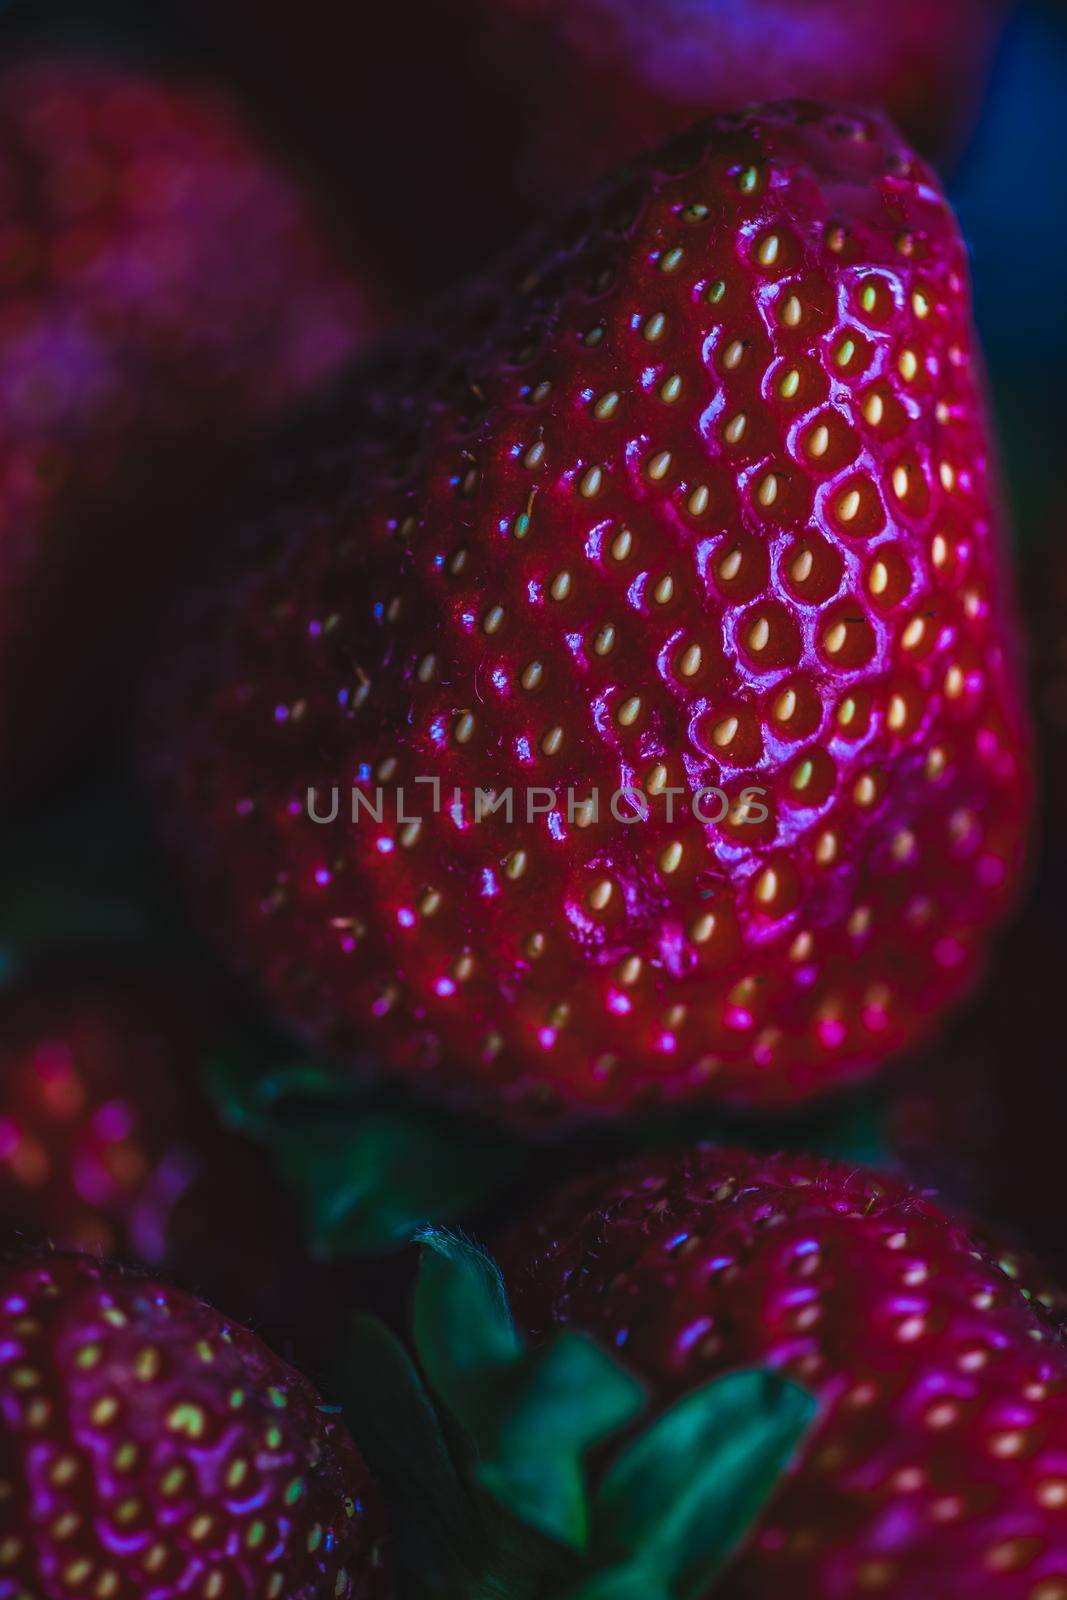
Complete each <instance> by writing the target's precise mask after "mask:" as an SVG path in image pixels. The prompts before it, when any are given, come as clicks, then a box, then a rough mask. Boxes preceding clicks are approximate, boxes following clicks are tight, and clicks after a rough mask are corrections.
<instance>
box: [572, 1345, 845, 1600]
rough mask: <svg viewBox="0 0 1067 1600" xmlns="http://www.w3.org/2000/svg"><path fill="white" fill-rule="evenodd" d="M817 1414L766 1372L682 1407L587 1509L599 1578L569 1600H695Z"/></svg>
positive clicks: (645, 1437)
mask: <svg viewBox="0 0 1067 1600" xmlns="http://www.w3.org/2000/svg"><path fill="white" fill-rule="evenodd" d="M816 1410H817V1405H816V1401H815V1399H814V1397H813V1396H812V1395H810V1394H809V1393H808V1392H807V1390H805V1389H802V1388H800V1387H799V1386H798V1385H797V1384H795V1383H792V1382H790V1381H789V1380H788V1379H786V1378H783V1377H781V1376H779V1375H778V1374H777V1373H774V1372H771V1371H769V1370H763V1369H760V1370H754V1371H743V1372H732V1373H729V1374H727V1375H726V1376H725V1377H722V1378H716V1379H714V1380H713V1381H712V1382H710V1383H707V1384H705V1385H704V1386H703V1387H702V1388H700V1389H696V1390H694V1391H693V1392H692V1393H691V1394H688V1395H686V1396H685V1397H684V1399H682V1400H679V1401H678V1402H677V1403H676V1404H675V1405H674V1406H672V1407H671V1409H670V1410H669V1411H667V1412H666V1413H665V1414H664V1415H663V1416H661V1417H659V1418H658V1419H657V1420H656V1421H655V1422H654V1423H652V1425H651V1426H650V1427H649V1428H648V1429H647V1430H646V1431H645V1432H644V1433H643V1434H641V1435H640V1436H639V1437H638V1438H637V1439H636V1440H635V1441H634V1442H633V1443H632V1444H631V1445H629V1446H628V1448H627V1449H626V1450H625V1452H624V1453H623V1454H622V1455H621V1456H620V1458H619V1459H618V1460H617V1461H616V1462H615V1463H614V1465H613V1466H612V1468H611V1469H610V1471H609V1472H608V1474H607V1476H606V1477H605V1478H604V1480H603V1482H602V1483H601V1484H600V1486H599V1488H598V1490H597V1492H596V1496H595V1498H594V1502H593V1508H592V1518H593V1550H592V1556H593V1562H594V1565H595V1566H596V1567H597V1568H598V1575H597V1576H596V1577H595V1578H592V1579H590V1580H588V1581H587V1582H586V1583H584V1584H582V1585H579V1586H578V1587H576V1588H575V1589H574V1590H573V1591H571V1593H570V1594H569V1595H568V1597H567V1600H624V1597H627V1600H628V1596H629V1595H630V1593H631V1592H633V1593H634V1594H635V1595H636V1594H637V1593H639V1592H640V1591H641V1588H642V1585H643V1586H644V1591H645V1592H646V1593H647V1594H649V1595H650V1596H658V1595H660V1594H662V1595H664V1596H665V1597H668V1600H699V1597H700V1596H701V1595H703V1594H704V1593H706V1591H707V1588H708V1585H709V1584H710V1583H711V1581H712V1580H713V1579H714V1577H715V1576H716V1574H717V1573H718V1572H719V1571H720V1570H721V1569H722V1567H723V1566H724V1564H725V1563H726V1562H727V1561H728V1560H729V1559H730V1557H731V1556H732V1555H733V1554H734V1553H735V1552H736V1551H737V1549H738V1548H739V1547H740V1545H741V1544H742V1543H743V1542H744V1540H745V1538H746V1537H747V1535H748V1534H749V1532H750V1531H751V1529H752V1527H753V1525H754V1524H755V1523H756V1521H757V1520H758V1518H759V1515H760V1513H761V1512H762V1510H763V1508H764V1506H765V1505H766V1503H767V1501H768V1499H769V1498H770V1496H771V1495H772V1494H773V1492H774V1490H775V1488H776V1487H777V1484H778V1482H779V1480H780V1478H781V1475H782V1473H783V1472H784V1471H785V1469H786V1468H787V1467H788V1465H789V1463H790V1461H791V1460H792V1458H793V1457H794V1455H795V1454H796V1451H797V1449H798V1448H799V1446H800V1444H801V1442H802V1440H803V1439H804V1437H805V1435H806V1434H807V1432H808V1430H809V1428H810V1427H811V1424H812V1421H813V1419H814V1417H815V1414H816Z"/></svg>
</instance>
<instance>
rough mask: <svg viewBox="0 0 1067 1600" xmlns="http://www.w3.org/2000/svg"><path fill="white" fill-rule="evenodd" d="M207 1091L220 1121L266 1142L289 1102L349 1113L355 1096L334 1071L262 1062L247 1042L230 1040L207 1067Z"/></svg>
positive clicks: (302, 1062)
mask: <svg viewBox="0 0 1067 1600" xmlns="http://www.w3.org/2000/svg"><path fill="white" fill-rule="evenodd" d="M206 1076H207V1086H208V1089H209V1090H210V1092H211V1095H212V1098H213V1099H214V1101H215V1104H216V1106H217V1108H218V1112H219V1115H220V1117H221V1118H222V1120H223V1122H225V1123H226V1124H227V1125H228V1126H229V1127H231V1128H233V1129H234V1130H235V1131H236V1132H238V1133H245V1134H249V1135H250V1136H251V1137H252V1138H260V1139H262V1138H269V1137H270V1135H271V1134H272V1133H274V1132H275V1131H276V1130H277V1129H278V1127H279V1117H280V1115H281V1116H283V1115H284V1107H285V1106H286V1103H287V1102H289V1101H295V1100H298V1101H300V1102H302V1103H306V1102H311V1103H312V1104H316V1103H319V1102H325V1103H326V1104H327V1105H329V1106H330V1107H331V1109H333V1110H334V1111H335V1112H339V1111H341V1110H347V1109H348V1108H349V1107H350V1106H351V1104H352V1101H353V1098H354V1094H355V1092H356V1091H354V1090H353V1089H352V1088H350V1087H349V1086H348V1085H346V1084H345V1082H344V1080H343V1079H342V1078H339V1077H338V1075H337V1073H336V1072H333V1071H331V1070H330V1069H329V1068H328V1067H324V1066H322V1065H320V1064H319V1063H318V1062H316V1061H314V1060H294V1061H285V1062H273V1063H265V1062H264V1059H263V1057H262V1056H261V1055H260V1054H259V1053H258V1052H257V1051H256V1050H255V1048H254V1047H251V1046H250V1045H248V1044H247V1043H238V1042H237V1041H231V1043H230V1044H229V1045H227V1046H226V1047H225V1048H223V1049H220V1050H217V1051H216V1052H215V1054H214V1056H213V1057H212V1059H211V1060H210V1061H209V1062H208V1064H207V1067H206Z"/></svg>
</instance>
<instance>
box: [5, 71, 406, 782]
mask: <svg viewBox="0 0 1067 1600" xmlns="http://www.w3.org/2000/svg"><path fill="white" fill-rule="evenodd" d="M0 193H2V195H3V227H2V229H0V433H2V444H0V515H2V528H3V531H2V534H0V678H2V680H3V682H4V685H5V687H4V690H3V694H2V696H0V768H2V769H3V788H4V789H10V788H11V787H13V785H14V782H15V779H16V778H17V777H18V776H19V772H18V771H17V770H16V768H20V767H23V766H25V764H26V763H28V762H29V760H30V758H31V755H34V754H36V753H37V751H38V749H39V748H40V747H41V746H44V745H47V741H48V737H49V735H50V734H51V733H52V723H53V721H55V720H57V719H58V718H59V715H60V713H61V712H63V711H64V710H66V711H68V712H69V710H70V702H72V701H74V700H78V703H79V705H82V704H89V703H90V701H89V695H88V691H89V689H90V688H99V682H98V680H97V678H96V677H95V676H93V675H92V673H91V669H93V668H94V667H95V666H96V665H97V663H98V660H99V658H101V657H102V656H107V657H108V658H109V660H110V662H111V665H112V668H113V676H112V679H111V680H110V681H109V682H108V684H107V688H106V690H101V693H100V695H99V698H98V702H97V704H95V705H94V706H93V718H86V719H84V720H85V722H86V723H87V725H88V726H89V727H90V728H91V729H92V730H93V731H95V729H96V727H97V726H98V725H99V724H100V722H101V720H102V718H103V717H104V714H105V712H106V710H107V709H109V708H112V707H113V702H114V700H115V698H116V696H117V694H118V692H119V690H118V685H119V684H121V682H123V681H124V679H125V677H127V676H128V674H129V671H130V650H131V641H132V640H133V639H137V638H139V637H140V634H141V631H142V630H143V628H144V626H145V619H146V616H147V614H148V613H149V612H150V605H151V601H152V600H153V598H154V597H156V596H158V595H159V594H160V593H163V592H166V588H167V586H168V583H169V582H170V581H172V580H173V577H174V573H175V571H176V569H177V567H178V564H179V561H180V560H181V559H182V551H183V550H184V548H185V547H186V546H187V545H188V542H189V524H190V520H191V518H192V513H193V510H194V509H195V508H196V507H197V506H198V505H200V504H203V503H204V501H205V500H207V501H210V499H211V496H212V494H213V493H215V492H216V491H217V488H218V484H219V481H220V478H221V475H222V473H223V472H224V471H227V470H229V469H230V468H231V467H232V466H233V463H234V460H235V458H237V457H238V456H239V455H240V454H241V453H243V451H244V450H245V448H247V446H248V444H249V443H250V440H251V438H252V436H253V434H254V433H255V432H256V431H257V430H258V429H259V428H260V427H261V426H262V425H263V424H264V423H265V422H267V421H269V420H270V419H272V418H273V417H274V415H275V414H276V413H277V412H278V411H279V409H281V408H283V407H284V406H286V405H287V404H289V403H290V402H291V401H293V400H294V399H295V398H298V397H299V396H301V395H302V394H304V393H306V392H307V391H308V390H309V388H310V387H312V386H313V385H314V384H315V383H316V382H317V381H319V380H320V379H321V378H323V377H324V376H326V375H328V374H329V373H331V372H332V371H333V370H335V368H336V367H337V366H338V364H339V363H340V362H341V361H342V360H344V359H345V358H347V357H348V356H349V355H350V354H351V352H352V351H353V350H354V349H355V348H356V346H357V345H358V344H359V343H360V341H361V340H362V339H363V337H365V335H366V333H367V331H368V330H369V328H370V327H371V326H372V322H373V317H374V314H375V313H374V308H373V305H372V298H371V293H370V292H369V290H368V288H367V283H368V282H369V279H368V275H367V273H366V271H365V270H363V269H361V268H357V269H355V271H354V272H352V273H350V272H349V271H348V269H346V268H344V267H343V266H342V263H341V261H340V258H339V255H338V252H337V251H336V250H335V248H334V246H333V244H332V243H331V242H330V241H329V240H328V239H327V238H326V237H325V234H324V231H323V230H322V229H321V228H320V227H319V226H318V224H317V223H316V222H315V220H314V219H313V217H312V216H311V213H310V209H309V207H308V206H307V205H306V203H305V202H304V200H303V199H302V198H301V196H300V194H299V192H298V190H297V187H296V185H295V184H294V183H293V181H292V180H291V179H290V178H289V177H288V176H287V175H286V174H285V173H284V172H282V171H279V170H277V169H276V167H275V165H274V163H273V160H272V158H271V157H270V156H268V154H267V153H266V152H265V151H264V150H262V149H261V148H259V146H258V144H257V142H256V139H255V137H254V135H253V134H252V132H251V130H250V129H249V128H248V127H247V126H246V125H245V123H244V120H243V118H242V116H241V114H240V112H239V111H238V109H237V108H236V107H235V106H233V105H231V104H229V103H228V102H227V101H226V100H225V99H224V98H221V97H219V96H216V95H215V94H213V93H209V92H207V91H205V90H201V89H198V88H193V87H185V86H179V85H172V84H170V83H169V82H165V81H160V80H156V79H154V78H151V77H148V76H140V75H138V74H135V73H131V72H127V71H124V70H121V69H119V68H117V67H108V66H104V65H93V64H87V63H80V62H77V61H74V60H62V59H58V58H57V59H42V60H39V61H36V62H30V63H28V64H25V65H20V66H14V67H9V68H7V69H6V70H5V71H4V72H3V74H2V75H0ZM179 530H180V535H179ZM87 674H89V677H88V682H86V676H87ZM100 681H101V682H102V681H104V680H100ZM76 727H77V719H76V718H72V717H70V716H69V715H68V716H67V718H66V719H65V720H64V722H63V725H62V735H63V739H64V740H65V741H69V740H70V739H71V735H72V729H74V728H76ZM59 743H60V741H59V738H58V737H57V738H56V741H55V745H56V748H55V749H54V751H53V753H58V746H59Z"/></svg>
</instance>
